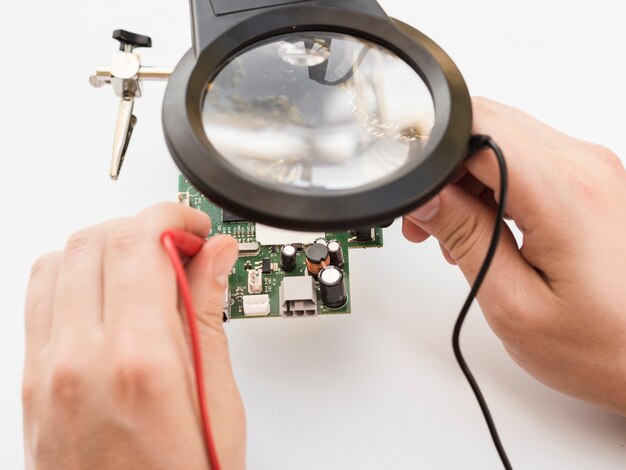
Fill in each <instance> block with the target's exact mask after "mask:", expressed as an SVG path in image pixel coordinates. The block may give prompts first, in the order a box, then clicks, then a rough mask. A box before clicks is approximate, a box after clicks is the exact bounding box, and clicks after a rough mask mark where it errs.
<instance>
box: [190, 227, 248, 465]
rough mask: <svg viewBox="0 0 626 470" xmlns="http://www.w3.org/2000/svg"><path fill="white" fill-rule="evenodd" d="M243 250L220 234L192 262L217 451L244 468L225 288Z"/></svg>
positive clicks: (240, 406) (223, 458)
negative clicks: (225, 321) (225, 317)
mask: <svg viewBox="0 0 626 470" xmlns="http://www.w3.org/2000/svg"><path fill="white" fill-rule="evenodd" d="M238 254H239V249H238V246H237V242H236V241H235V240H234V239H233V238H231V237H227V236H223V235H218V236H215V237H213V238H211V239H210V240H209V241H208V242H206V243H205V244H204V246H203V247H202V250H200V252H199V253H198V254H197V255H196V256H194V258H193V259H192V260H191V262H189V263H188V264H187V275H188V278H189V288H190V289H191V295H192V297H193V302H194V307H195V310H196V315H197V320H198V330H199V334H200V341H201V346H202V356H203V365H204V377H205V387H206V396H207V397H208V399H209V413H210V416H211V426H212V427H213V435H214V438H215V442H216V445H217V453H218V455H219V456H220V461H221V462H222V464H223V467H224V468H244V467H245V452H242V446H241V436H242V435H243V436H245V429H246V418H245V411H244V408H243V403H242V401H241V397H240V395H239V390H238V388H237V383H236V382H235V377H234V375H233V370H232V366H231V362H230V354H229V351H228V342H227V339H226V335H225V333H224V327H223V315H222V311H223V307H224V293H225V289H226V284H227V282H228V276H229V275H230V273H231V272H232V269H233V265H234V264H235V260H236V259H237V255H238Z"/></svg>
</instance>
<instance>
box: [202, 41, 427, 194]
mask: <svg viewBox="0 0 626 470" xmlns="http://www.w3.org/2000/svg"><path fill="white" fill-rule="evenodd" d="M203 106H204V107H203V124H204V129H205V132H206V135H207V137H208V139H209V141H210V142H211V144H212V145H213V146H214V147H215V149H216V150H217V151H218V152H219V153H220V154H221V155H222V156H223V158H225V159H226V160H227V161H228V162H229V163H230V164H231V165H233V166H234V167H236V168H237V169H238V170H240V171H242V172H243V173H244V174H247V175H248V176H250V177H252V178H254V179H256V180H260V181H261V182H264V183H266V184H270V185H282V186H286V187H291V188H300V189H305V190H308V191H310V192H312V193H316V192H319V193H322V192H325V191H329V190H330V191H339V190H355V189H360V188H363V187H366V186H370V185H376V183H381V182H383V180H385V179H387V178H388V177H389V176H391V175H393V174H394V173H396V172H398V171H400V170H401V169H403V168H408V167H411V168H412V167H414V165H416V164H419V163H420V161H421V160H422V159H423V158H425V156H426V155H425V154H424V152H423V150H424V146H425V144H426V142H427V141H428V138H429V135H430V132H431V129H432V128H433V125H434V119H435V117H434V116H435V110H434V104H433V100H432V97H431V95H430V92H429V91H428V88H427V86H426V84H425V83H424V82H423V80H422V79H421V78H420V76H419V75H418V74H417V72H415V70H414V69H413V68H412V67H410V66H409V65H408V64H407V63H405V62H404V61H403V60H402V59H400V58H399V57H398V56H397V55H395V54H394V53H393V52H391V51H390V50H388V49H386V48H383V47H381V46H379V45H377V44H375V43H372V42H369V41H365V40H362V39H358V38H356V37H352V36H348V35H344V34H335V33H325V32H310V33H293V34H289V35H284V36H279V37H275V38H273V39H271V40H269V41H266V42H263V43H258V44H256V45H254V46H253V47H250V48H248V49H246V50H244V51H243V52H242V53H240V54H239V55H238V56H237V57H235V58H234V59H233V60H231V61H230V62H229V63H228V64H227V65H226V66H225V67H224V68H223V69H222V70H221V72H220V73H219V74H218V75H217V77H216V78H215V79H214V80H213V81H212V82H211V83H210V84H209V86H208V91H207V93H206V96H205V100H204V105H203Z"/></svg>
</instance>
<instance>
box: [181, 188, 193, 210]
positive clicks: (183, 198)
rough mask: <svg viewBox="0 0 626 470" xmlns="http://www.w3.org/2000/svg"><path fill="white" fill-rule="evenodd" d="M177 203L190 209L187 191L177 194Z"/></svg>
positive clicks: (189, 197)
mask: <svg viewBox="0 0 626 470" xmlns="http://www.w3.org/2000/svg"><path fill="white" fill-rule="evenodd" d="M178 203H179V204H182V205H183V206H187V207H191V196H190V194H189V191H186V192H184V193H182V192H181V193H178Z"/></svg>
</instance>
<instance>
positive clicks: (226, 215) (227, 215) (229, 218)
mask: <svg viewBox="0 0 626 470" xmlns="http://www.w3.org/2000/svg"><path fill="white" fill-rule="evenodd" d="M222 220H223V221H224V222H227V223H232V222H247V221H248V219H246V218H245V217H241V216H239V215H237V214H235V213H233V212H230V211H228V210H226V209H223V210H222Z"/></svg>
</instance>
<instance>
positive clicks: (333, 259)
mask: <svg viewBox="0 0 626 470" xmlns="http://www.w3.org/2000/svg"><path fill="white" fill-rule="evenodd" d="M328 252H329V253H330V264H332V265H333V266H337V267H338V268H342V267H343V264H344V262H345V261H344V259H343V247H342V246H341V242H339V241H337V240H331V241H329V242H328Z"/></svg>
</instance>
